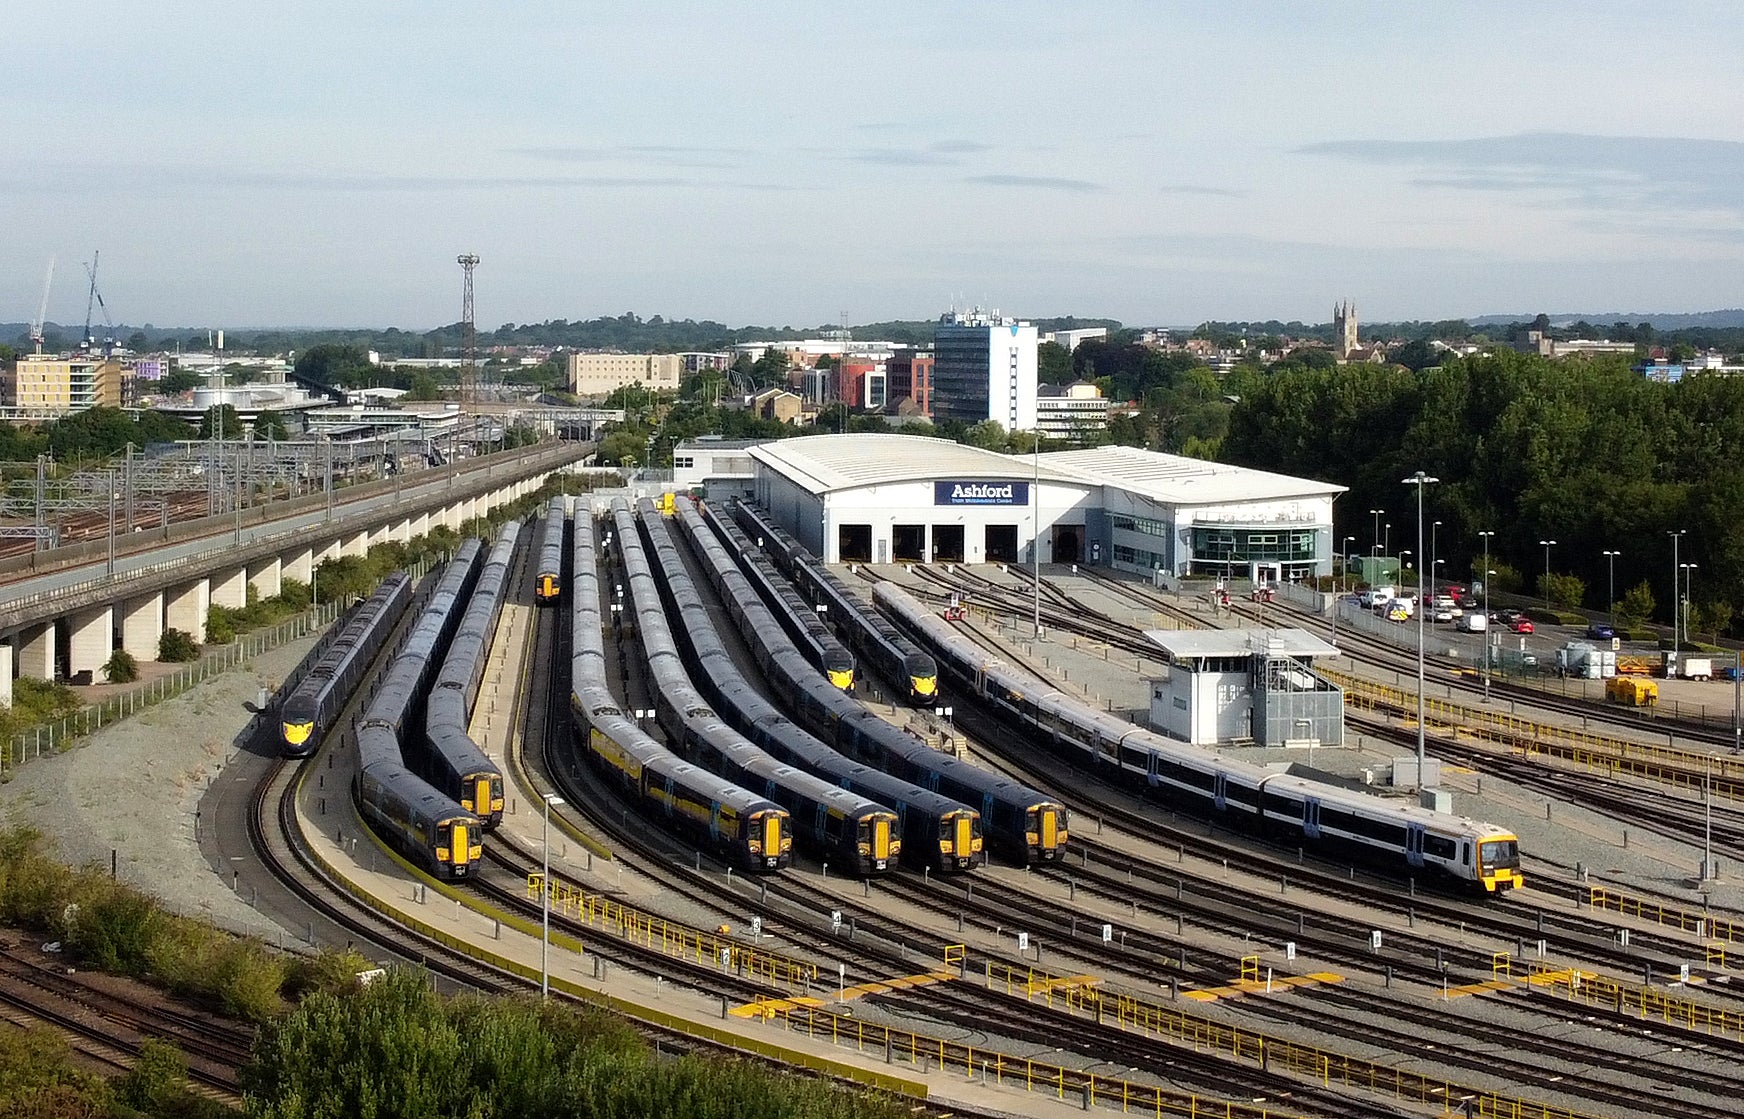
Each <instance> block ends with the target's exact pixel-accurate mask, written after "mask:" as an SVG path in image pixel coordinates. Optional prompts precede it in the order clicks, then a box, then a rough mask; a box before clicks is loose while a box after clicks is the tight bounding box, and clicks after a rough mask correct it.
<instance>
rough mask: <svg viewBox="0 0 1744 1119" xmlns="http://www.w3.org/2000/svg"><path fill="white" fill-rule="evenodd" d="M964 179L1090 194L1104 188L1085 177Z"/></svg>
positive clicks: (987, 177) (1005, 185)
mask: <svg viewBox="0 0 1744 1119" xmlns="http://www.w3.org/2000/svg"><path fill="white" fill-rule="evenodd" d="M963 181H964V182H966V183H979V184H981V185H982V186H1000V187H1028V188H1030V189H1032V190H1064V191H1071V192H1073V193H1077V194H1089V193H1092V192H1094V191H1099V190H1101V189H1103V188H1102V184H1101V183H1091V182H1086V181H1084V180H1083V179H1056V178H1052V177H1051V176H1047V175H971V176H969V177H968V178H966V179H964V180H963Z"/></svg>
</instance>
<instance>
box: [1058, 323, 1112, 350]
mask: <svg viewBox="0 0 1744 1119" xmlns="http://www.w3.org/2000/svg"><path fill="white" fill-rule="evenodd" d="M1107 337H1108V328H1107V327H1105V326H1086V327H1081V328H1079V329H1077V330H1050V331H1048V332H1047V333H1045V334H1043V335H1042V337H1041V340H1042V341H1043V342H1052V343H1053V344H1054V345H1056V346H1064V347H1065V348H1066V349H1067V350H1068V351H1070V350H1075V349H1077V348H1078V343H1080V342H1088V341H1090V340H1092V339H1096V340H1098V341H1100V340H1103V339H1106V338H1107Z"/></svg>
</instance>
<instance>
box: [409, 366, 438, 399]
mask: <svg viewBox="0 0 1744 1119" xmlns="http://www.w3.org/2000/svg"><path fill="white" fill-rule="evenodd" d="M405 399H406V400H441V399H442V389H441V387H440V386H439V385H437V383H436V378H435V377H432V376H431V375H430V374H429V373H428V372H426V371H425V370H422V369H420V370H418V372H416V373H414V374H412V387H411V388H409V389H407V390H406V395H405Z"/></svg>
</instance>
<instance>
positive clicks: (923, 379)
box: [884, 347, 933, 422]
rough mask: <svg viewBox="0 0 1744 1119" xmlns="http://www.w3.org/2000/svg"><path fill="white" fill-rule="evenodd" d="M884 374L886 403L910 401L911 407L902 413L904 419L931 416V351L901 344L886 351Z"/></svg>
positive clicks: (895, 404) (895, 405) (893, 404)
mask: <svg viewBox="0 0 1744 1119" xmlns="http://www.w3.org/2000/svg"><path fill="white" fill-rule="evenodd" d="M884 368H885V371H886V374H887V377H888V395H889V397H890V402H889V404H888V405H887V407H890V408H896V407H898V406H899V405H900V404H901V403H902V401H904V400H908V401H912V402H913V405H914V407H913V409H911V410H908V411H907V412H906V413H904V416H905V422H906V421H907V420H908V419H913V418H917V417H918V418H920V419H928V420H930V419H932V415H933V352H932V351H931V350H923V349H918V348H915V347H904V348H902V349H900V350H897V351H896V352H895V353H893V354H891V355H890V360H889V361H887V362H885V363H884Z"/></svg>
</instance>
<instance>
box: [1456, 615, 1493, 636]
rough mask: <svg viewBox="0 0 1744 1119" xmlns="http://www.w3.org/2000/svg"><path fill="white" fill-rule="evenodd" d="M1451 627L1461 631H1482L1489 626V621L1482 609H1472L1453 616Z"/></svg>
mask: <svg viewBox="0 0 1744 1119" xmlns="http://www.w3.org/2000/svg"><path fill="white" fill-rule="evenodd" d="M1453 628H1454V629H1457V630H1459V632H1461V633H1483V632H1484V631H1485V630H1487V629H1489V628H1490V621H1489V619H1488V618H1486V617H1484V613H1483V611H1482V610H1472V611H1469V612H1468V613H1465V614H1461V615H1460V616H1459V617H1457V618H1455V619H1454V621H1453Z"/></svg>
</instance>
